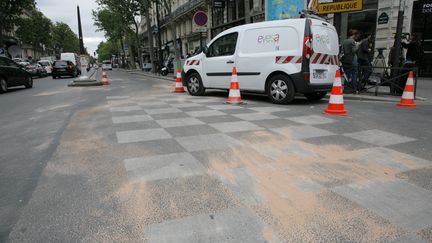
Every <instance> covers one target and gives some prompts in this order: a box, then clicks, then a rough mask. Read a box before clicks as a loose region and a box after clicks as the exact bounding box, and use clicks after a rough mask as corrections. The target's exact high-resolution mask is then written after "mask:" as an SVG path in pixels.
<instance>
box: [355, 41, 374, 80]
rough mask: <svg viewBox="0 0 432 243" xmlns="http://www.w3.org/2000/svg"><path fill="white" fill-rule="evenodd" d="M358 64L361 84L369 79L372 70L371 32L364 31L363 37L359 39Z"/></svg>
mask: <svg viewBox="0 0 432 243" xmlns="http://www.w3.org/2000/svg"><path fill="white" fill-rule="evenodd" d="M357 57H358V65H359V67H360V69H359V70H360V82H361V84H366V83H367V82H368V80H369V76H370V75H371V72H372V68H371V67H372V64H371V63H372V59H373V51H372V34H371V33H366V34H365V35H364V36H363V39H362V40H361V41H360V44H359V47H358V50H357Z"/></svg>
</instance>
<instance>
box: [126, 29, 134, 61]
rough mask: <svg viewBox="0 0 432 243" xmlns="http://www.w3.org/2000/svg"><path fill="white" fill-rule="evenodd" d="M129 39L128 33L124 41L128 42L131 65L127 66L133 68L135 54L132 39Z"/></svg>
mask: <svg viewBox="0 0 432 243" xmlns="http://www.w3.org/2000/svg"><path fill="white" fill-rule="evenodd" d="M130 39H131V38H130V33H128V34H127V36H126V43H127V44H128V48H129V57H130V63H131V66H130V67H129V68H131V69H135V68H136V65H135V54H134V50H133V41H131V40H130Z"/></svg>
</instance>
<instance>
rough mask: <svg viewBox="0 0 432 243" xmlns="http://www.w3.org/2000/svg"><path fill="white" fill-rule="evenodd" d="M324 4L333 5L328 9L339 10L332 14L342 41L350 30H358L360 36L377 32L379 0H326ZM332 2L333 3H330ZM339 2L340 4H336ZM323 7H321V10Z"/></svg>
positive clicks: (373, 34)
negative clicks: (337, 0)
mask: <svg viewBox="0 0 432 243" xmlns="http://www.w3.org/2000/svg"><path fill="white" fill-rule="evenodd" d="M324 2H326V3H323V5H324V6H325V5H328V6H333V5H334V6H333V8H330V9H329V10H328V11H332V9H334V10H339V11H340V12H336V13H333V14H331V15H332V16H330V17H331V20H332V21H333V25H334V26H335V27H336V30H337V31H338V33H339V36H340V42H342V41H343V40H345V39H347V38H348V37H349V36H348V35H349V31H350V30H357V31H359V32H360V36H362V35H364V34H366V33H370V34H372V36H375V34H376V27H377V24H376V20H377V12H378V0H364V1H339V2H336V1H334V2H333V1H324ZM330 2H331V3H330ZM336 3H338V4H339V6H337V5H336ZM321 9H323V7H320V10H321Z"/></svg>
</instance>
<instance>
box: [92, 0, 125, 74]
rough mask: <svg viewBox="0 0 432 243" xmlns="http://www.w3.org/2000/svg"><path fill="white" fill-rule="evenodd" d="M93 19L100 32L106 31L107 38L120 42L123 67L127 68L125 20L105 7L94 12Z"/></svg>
mask: <svg viewBox="0 0 432 243" xmlns="http://www.w3.org/2000/svg"><path fill="white" fill-rule="evenodd" d="M92 14H93V19H94V21H95V25H96V27H98V31H104V32H105V37H107V38H108V39H111V40H113V41H118V42H120V45H121V49H122V51H123V55H122V66H123V68H124V67H125V56H126V53H125V48H124V47H125V46H124V41H123V38H124V37H125V35H126V32H127V29H128V28H126V27H125V26H124V24H123V18H122V16H121V14H120V13H119V12H116V11H113V10H112V9H109V8H108V7H106V6H105V8H102V9H98V11H93V13H92Z"/></svg>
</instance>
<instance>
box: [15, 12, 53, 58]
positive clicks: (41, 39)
mask: <svg viewBox="0 0 432 243" xmlns="http://www.w3.org/2000/svg"><path fill="white" fill-rule="evenodd" d="M51 26H52V23H51V20H49V19H48V18H47V17H45V16H44V15H43V14H42V13H41V12H40V11H38V10H36V9H34V10H32V11H31V14H30V16H29V17H28V18H22V19H20V20H19V21H18V29H17V30H16V34H17V37H18V38H19V39H20V40H21V41H22V42H24V43H27V44H29V45H31V46H33V48H35V49H36V50H41V49H42V47H43V46H45V47H48V46H50V44H51V35H50V34H51Z"/></svg>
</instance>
